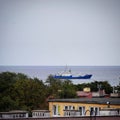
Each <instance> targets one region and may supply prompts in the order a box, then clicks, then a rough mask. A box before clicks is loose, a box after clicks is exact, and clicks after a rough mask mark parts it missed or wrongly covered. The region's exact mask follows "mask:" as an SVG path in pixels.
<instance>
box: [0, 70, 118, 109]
mask: <svg viewBox="0 0 120 120" xmlns="http://www.w3.org/2000/svg"><path fill="white" fill-rule="evenodd" d="M98 84H100V85H101V89H105V91H106V93H111V92H112V87H111V85H110V84H109V83H108V82H107V81H103V82H102V81H100V82H97V81H95V82H91V83H84V84H77V85H74V84H73V83H72V82H71V81H70V80H59V79H54V78H53V77H52V76H51V75H50V76H49V77H48V78H47V80H46V82H45V83H43V81H42V80H39V79H38V78H30V77H28V76H27V75H25V74H21V73H12V72H2V73H0V111H9V110H27V111H31V110H33V109H48V103H47V100H48V99H52V98H76V97H77V96H76V91H78V90H83V88H84V87H90V88H91V90H92V91H98V87H97V85H98ZM117 87H118V86H117Z"/></svg>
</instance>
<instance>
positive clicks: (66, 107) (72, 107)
mask: <svg viewBox="0 0 120 120" xmlns="http://www.w3.org/2000/svg"><path fill="white" fill-rule="evenodd" d="M74 109H75V107H74V106H70V105H69V106H64V110H74Z"/></svg>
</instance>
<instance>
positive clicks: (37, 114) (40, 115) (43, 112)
mask: <svg viewBox="0 0 120 120" xmlns="http://www.w3.org/2000/svg"><path fill="white" fill-rule="evenodd" d="M32 117H33V118H43V117H50V111H48V110H32Z"/></svg>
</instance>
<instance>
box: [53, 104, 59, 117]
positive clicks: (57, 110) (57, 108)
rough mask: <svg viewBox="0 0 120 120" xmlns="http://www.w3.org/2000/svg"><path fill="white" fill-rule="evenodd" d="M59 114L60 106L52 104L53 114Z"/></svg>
mask: <svg viewBox="0 0 120 120" xmlns="http://www.w3.org/2000/svg"><path fill="white" fill-rule="evenodd" d="M59 115H60V106H58V105H53V116H59Z"/></svg>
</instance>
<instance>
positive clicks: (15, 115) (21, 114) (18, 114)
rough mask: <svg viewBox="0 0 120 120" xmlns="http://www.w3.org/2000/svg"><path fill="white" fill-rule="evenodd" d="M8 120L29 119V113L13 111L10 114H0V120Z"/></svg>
mask: <svg viewBox="0 0 120 120" xmlns="http://www.w3.org/2000/svg"><path fill="white" fill-rule="evenodd" d="M7 118H10V119H12V118H28V112H27V111H21V110H13V111H9V112H0V119H7Z"/></svg>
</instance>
